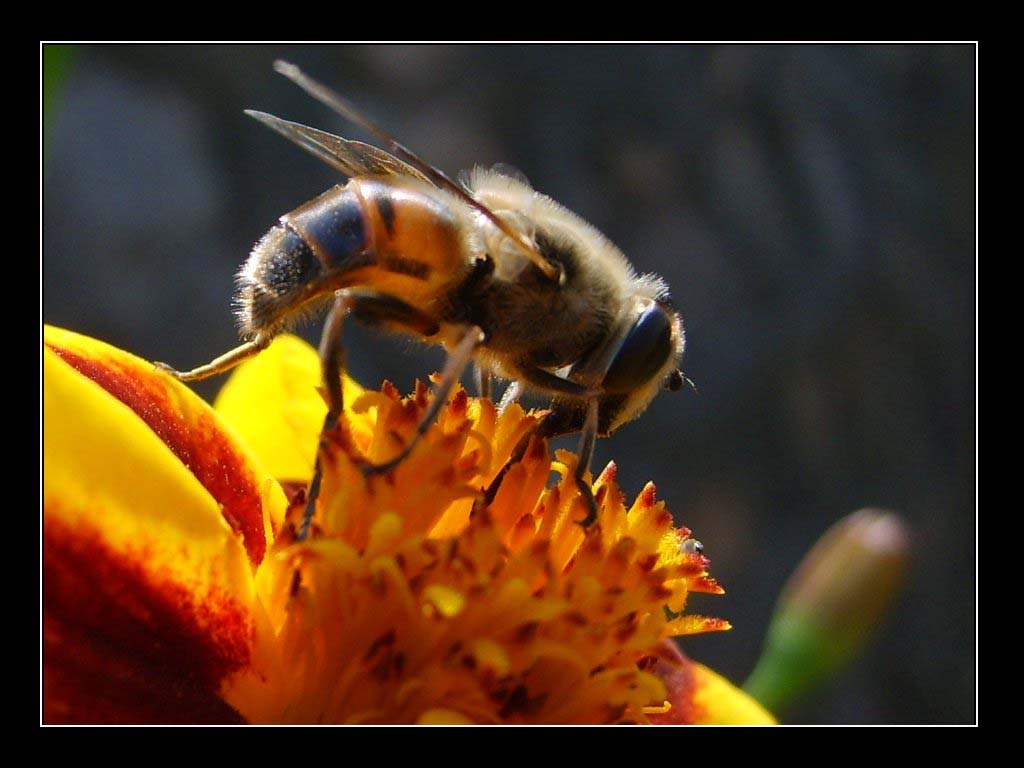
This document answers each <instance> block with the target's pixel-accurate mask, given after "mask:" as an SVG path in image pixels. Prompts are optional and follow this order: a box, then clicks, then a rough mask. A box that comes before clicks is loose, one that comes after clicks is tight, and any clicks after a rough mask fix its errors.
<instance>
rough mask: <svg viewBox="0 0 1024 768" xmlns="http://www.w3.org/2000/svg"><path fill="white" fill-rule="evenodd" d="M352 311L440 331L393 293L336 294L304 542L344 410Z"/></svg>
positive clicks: (325, 345)
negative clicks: (330, 438) (331, 436)
mask: <svg viewBox="0 0 1024 768" xmlns="http://www.w3.org/2000/svg"><path fill="white" fill-rule="evenodd" d="M349 313H353V314H356V315H357V316H359V317H361V318H363V319H366V320H383V321H388V322H391V323H394V324H397V325H401V326H404V327H406V328H409V329H411V330H413V331H416V332H417V333H420V334H422V335H424V336H433V335H434V334H435V333H437V331H438V326H437V323H436V322H435V321H434V320H433V319H431V318H429V317H427V316H426V315H424V314H423V313H422V312H420V311H419V310H418V309H416V308H415V307H412V306H410V305H408V304H406V303H405V302H404V301H401V300H400V299H396V298H395V297H394V296H389V295H387V294H383V293H378V292H376V291H369V290H361V289H351V290H343V291H338V292H337V293H336V294H335V298H334V304H333V305H332V306H331V311H330V313H329V314H328V315H327V322H326V323H324V330H323V334H322V335H321V336H320V368H321V375H322V377H323V382H324V392H325V397H326V400H327V414H326V415H325V416H324V423H323V427H321V429H320V441H319V444H318V446H317V452H316V464H315V466H314V469H313V479H312V480H311V481H310V483H309V491H308V493H307V494H306V509H305V511H304V512H303V515H302V525H301V526H300V527H299V533H298V540H299V541H304V540H305V539H306V537H307V536H309V528H310V525H311V524H312V521H313V513H314V512H315V511H316V501H317V498H318V497H319V496H320V483H321V481H322V479H323V462H322V460H321V459H322V455H323V450H324V445H325V437H326V435H327V434H328V433H330V432H331V431H333V430H334V428H335V427H336V426H337V425H338V419H340V418H341V414H342V413H343V412H344V409H345V402H344V398H343V394H342V388H341V375H342V372H343V371H344V369H345V350H344V347H343V345H342V343H341V342H342V330H343V325H344V320H345V317H346V316H347V315H348V314H349Z"/></svg>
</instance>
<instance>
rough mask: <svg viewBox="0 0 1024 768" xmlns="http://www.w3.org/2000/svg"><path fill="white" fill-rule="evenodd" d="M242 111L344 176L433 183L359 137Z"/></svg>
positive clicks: (404, 163)
mask: <svg viewBox="0 0 1024 768" xmlns="http://www.w3.org/2000/svg"><path fill="white" fill-rule="evenodd" d="M245 114H247V115H249V117H253V118H255V119H257V120H259V121H260V122H261V123H263V124H264V125H266V126H267V127H269V128H271V129H273V130H274V131H276V132H277V133H279V134H281V135H282V136H284V137H285V138H286V139H288V140H289V141H292V142H294V143H296V144H298V145H299V146H300V147H302V148H303V149H304V150H306V151H307V152H309V153H310V154H311V155H314V156H316V157H318V158H320V159H321V160H323V161H324V162H325V163H327V164H328V165H329V166H331V167H332V168H335V169H337V170H338V171H340V172H341V173H343V174H344V175H345V176H349V177H354V176H411V177H413V178H415V179H419V180H420V181H425V182H427V183H428V184H431V183H433V182H432V181H431V180H430V179H428V178H427V177H426V176H424V175H423V174H422V173H420V172H419V171H417V170H416V169H415V168H413V167H412V166H411V165H409V164H408V163H406V162H403V161H402V160H399V159H398V158H397V157H395V156H394V155H392V154H390V153H389V152H385V151H384V150H383V149H378V148H377V147H374V146H371V145H369V144H364V143H363V142H361V141H351V140H350V139H343V138H341V137H340V136H335V135H334V134H331V133H326V132H325V131H318V130H317V129H316V128H310V127H309V126H306V125H302V124H300V123H293V122H291V121H289V120H282V119H281V118H280V117H274V116H273V115H268V114H267V113H266V112H257V111H256V110H253V109H247V110H245Z"/></svg>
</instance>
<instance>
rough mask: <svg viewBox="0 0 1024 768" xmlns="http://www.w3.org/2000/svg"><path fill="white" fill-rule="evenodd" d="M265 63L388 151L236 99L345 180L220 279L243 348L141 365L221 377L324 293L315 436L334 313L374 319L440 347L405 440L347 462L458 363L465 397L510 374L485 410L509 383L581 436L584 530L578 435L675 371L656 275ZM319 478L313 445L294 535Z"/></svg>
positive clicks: (331, 354) (515, 393)
mask: <svg viewBox="0 0 1024 768" xmlns="http://www.w3.org/2000/svg"><path fill="white" fill-rule="evenodd" d="M274 66H275V69H276V70H277V71H278V72H280V73H281V74H283V75H285V76H286V77H288V78H289V79H290V80H292V81H293V82H295V83H296V84H297V85H299V86H300V87H301V88H303V89H304V90H305V91H306V92H307V93H309V94H310V95H312V96H313V97H315V98H316V99H318V100H319V101H321V102H323V103H324V104H326V105H327V106H328V107H330V108H331V109H333V110H334V111H335V112H337V113H339V114H340V115H341V116H343V117H345V118H346V119H347V120H349V121H350V122H352V123H354V124H355V125H358V126H359V127H360V128H362V129H363V130H365V131H366V132H367V133H369V134H370V135H372V136H373V137H375V138H376V139H377V140H378V141H380V142H381V143H382V144H384V145H385V146H387V147H388V150H389V151H384V150H381V149H378V148H377V147H374V146H371V145H369V144H364V143H362V142H359V141H352V140H349V139H343V138H341V137H338V136H334V135H331V134H329V133H325V132H323V131H319V130H316V129H314V128H309V127H307V126H304V125H300V124H298V123H293V122H289V121H287V120H282V119H280V118H278V117H274V116H273V115H269V114H266V113H263V112H256V111H250V110H247V114H249V115H250V116H252V117H254V118H255V119H257V120H259V121H260V122H262V123H264V124H265V125H267V126H269V127H270V128H272V129H273V130H275V131H277V132H278V133H280V134H281V135H282V136H284V137H285V138H287V139H289V140H290V141H292V142H294V143H295V144H298V145H299V146H300V147H302V148H303V149H305V150H306V151H307V152H310V153H312V154H313V155H315V156H316V157H318V158H320V159H321V160H323V161H324V162H325V163H327V164H328V165H330V166H332V167H334V168H335V169H337V170H338V171H340V172H341V173H342V174H343V175H344V176H346V177H347V178H348V183H346V184H344V185H337V186H335V187H332V188H331V189H329V190H327V191H326V192H324V193H323V194H322V195H320V196H319V197H317V198H315V199H313V200H311V201H309V202H307V203H305V204H303V205H301V206H299V207H298V208H296V209H295V210H294V211H292V212H290V213H286V214H285V215H284V216H282V217H281V218H280V220H279V222H278V223H277V224H276V225H275V226H274V227H272V228H271V229H270V231H269V232H267V234H266V235H264V236H263V238H262V239H261V240H260V241H259V242H258V243H257V244H256V246H255V247H254V248H253V250H252V253H251V254H250V255H249V258H248V259H247V260H246V262H245V264H244V265H243V266H242V268H241V270H240V271H239V274H238V291H237V294H236V304H237V308H238V312H237V314H238V319H239V325H240V327H241V334H242V337H243V339H245V341H244V343H243V344H241V345H240V346H239V347H237V348H235V349H233V350H231V351H229V352H227V353H226V354H224V355H221V356H220V357H218V358H216V359H215V360H213V361H212V362H210V363H208V364H206V365H203V366H200V367H198V368H195V369H193V370H190V371H184V372H182V371H176V370H174V369H173V368H171V367H170V366H167V365H165V364H162V363H158V364H157V365H158V366H160V367H161V368H163V369H164V370H166V371H168V372H169V373H170V374H171V375H173V376H174V377H175V378H177V379H179V380H180V381H195V380H198V379H203V378H206V377H208V376H213V375H215V374H218V373H222V372H224V371H227V370H229V369H230V368H232V367H234V366H235V365H237V364H238V363H240V362H242V361H243V360H245V359H246V358H249V357H251V356H253V355H255V354H257V353H258V352H260V351H261V350H262V349H264V348H266V346H267V345H268V344H269V343H270V341H271V340H272V339H273V338H274V336H276V335H277V334H278V333H280V332H281V331H283V330H284V329H285V328H286V327H287V326H288V325H289V324H290V323H292V322H294V321H295V320H296V319H297V318H299V317H301V316H302V315H303V314H305V313H306V312H308V311H310V310H311V309H315V308H316V307H318V306H319V305H322V304H324V303H325V302H331V309H330V311H329V313H328V316H327V320H326V323H325V325H324V329H323V334H322V337H321V343H320V358H321V364H322V374H323V381H324V389H325V393H326V395H325V396H326V399H327V406H328V412H327V415H326V417H325V419H324V425H323V432H322V434H325V433H326V432H328V431H330V430H331V429H333V428H334V426H335V425H336V424H337V421H338V419H339V418H340V417H341V414H342V412H343V408H342V405H343V403H342V390H341V369H342V367H343V364H342V361H343V354H342V346H341V339H342V326H343V323H344V320H345V318H346V317H347V316H349V315H352V316H354V317H357V318H362V319H368V320H373V321H377V322H383V323H384V324H385V325H387V326H388V327H390V328H392V329H396V330H399V331H400V332H403V333H406V334H409V335H412V336H414V337H416V338H419V339H422V340H423V341H426V342H428V343H434V344H440V345H442V346H443V347H444V348H445V349H446V350H447V352H448V358H447V361H446V363H445V366H444V370H443V372H442V374H441V378H440V380H439V381H438V383H437V385H436V387H435V393H434V399H433V401H432V403H431V406H430V408H429V409H428V411H427V412H426V414H425V415H424V417H423V420H422V422H421V423H420V425H419V427H418V429H417V432H416V435H415V437H414V438H413V439H412V440H411V441H410V442H409V443H408V444H407V445H406V446H405V447H404V449H403V450H402V451H400V452H399V453H398V455H396V456H395V457H394V458H392V459H391V460H390V461H388V462H386V463H384V464H382V465H371V466H367V467H365V469H364V472H365V474H368V475H369V474H376V473H382V472H387V471H389V470H391V469H393V468H394V467H395V466H397V465H398V464H399V463H400V462H401V461H402V460H403V459H404V458H405V457H406V456H408V455H409V453H410V452H412V451H413V450H414V449H415V447H416V444H417V442H418V441H419V438H420V437H421V436H422V435H423V434H424V433H425V432H426V431H427V429H428V427H429V426H430V424H432V423H433V421H434V419H435V418H436V416H437V414H438V412H439V410H440V408H441V407H442V406H443V404H444V403H445V400H446V399H447V397H448V394H449V393H450V391H451V389H452V387H453V386H454V384H455V383H456V382H457V381H458V380H459V379H460V377H461V376H462V374H463V372H464V371H465V370H466V368H467V367H468V366H469V364H470V363H474V364H475V365H476V367H477V371H478V374H479V376H480V381H481V382H482V384H481V390H482V393H483V394H488V393H489V389H490V386H489V382H490V377H491V376H497V377H500V378H503V379H507V380H509V381H510V382H511V384H510V386H509V388H508V389H507V390H506V392H505V395H504V397H503V398H502V401H501V405H502V406H506V405H508V404H509V403H511V402H513V401H514V400H515V399H516V398H518V397H519V396H520V394H522V392H523V391H524V390H530V391H534V392H538V393H542V394H545V395H549V396H551V397H552V399H553V402H552V405H551V409H550V413H549V415H548V416H547V417H546V418H545V420H544V421H543V422H542V424H541V426H540V427H539V429H538V432H539V434H541V435H542V436H545V437H552V436H555V435H560V434H567V433H571V432H580V433H581V436H580V445H579V450H578V454H579V461H578V464H577V466H576V470H575V474H574V480H575V482H576V485H577V486H578V487H579V488H580V490H581V492H582V494H583V497H584V499H585V500H587V502H588V508H589V512H588V515H587V517H586V519H585V520H583V521H581V523H582V524H583V525H584V526H588V525H590V524H591V523H592V522H593V521H594V520H595V519H596V514H597V510H596V504H595V502H594V498H593V494H592V492H591V489H590V487H589V486H588V485H587V484H586V483H585V482H584V479H583V478H584V475H585V474H586V472H587V471H588V469H589V465H590V461H591V458H592V456H593V451H594V441H595V438H596V437H598V436H605V435H608V434H611V433H612V432H613V431H615V429H617V428H618V427H619V426H621V425H622V424H624V423H626V422H628V421H630V420H632V419H634V418H636V417H637V416H638V415H639V414H640V413H641V412H642V411H643V410H644V409H645V408H646V407H647V405H648V404H649V403H650V402H651V400H652V399H653V398H654V396H655V395H656V394H657V392H658V389H659V388H660V387H662V386H665V387H666V388H668V389H672V390H677V389H679V388H680V387H681V386H682V384H683V382H684V381H685V379H684V377H683V375H682V373H681V372H680V371H679V370H678V368H677V365H678V363H679V360H680V358H681V356H682V353H683V347H684V335H683V323H682V318H681V316H680V315H679V313H678V312H677V311H676V310H675V309H674V308H673V306H672V304H671V303H670V300H669V297H668V288H667V286H666V285H665V283H664V281H663V280H662V279H661V278H660V277H657V276H655V275H637V274H636V272H635V271H634V270H633V268H632V267H631V266H630V264H629V262H628V261H627V260H626V258H625V256H623V254H622V253H621V252H620V251H619V250H618V248H616V247H615V246H614V245H613V244H612V243H611V242H610V241H609V240H608V239H607V238H605V237H604V235H602V234H601V233H600V232H598V231H597V230H596V229H595V228H594V227H592V226H591V225H590V224H588V223H587V222H585V221H583V219H581V218H580V217H578V216H577V215H576V214H574V213H572V212H571V211H569V210H567V209H566V208H564V207H562V206H561V205H559V204H558V203H556V202H555V201H554V200H552V199H551V198H549V197H547V196H545V195H543V194H541V193H539V192H536V191H534V190H533V189H532V188H531V187H530V186H529V185H528V184H527V183H526V182H524V181H523V180H521V179H519V178H517V177H515V176H513V175H508V174H507V173H505V172H503V171H502V170H498V169H495V170H484V169H480V168H477V169H476V170H474V171H473V172H472V173H471V174H470V175H469V176H468V178H467V179H466V180H465V181H463V182H462V183H461V184H457V183H455V182H454V181H452V180H451V179H449V178H448V177H447V176H446V175H444V174H443V173H442V172H441V171H439V170H437V169H436V168H434V167H433V166H431V165H430V164H429V163H426V162H425V161H423V160H422V159H421V158H420V157H419V156H418V155H416V154H415V153H413V152H412V151H410V150H409V149H407V148H406V147H404V146H403V145H402V144H400V143H399V142H398V141H396V140H395V139H394V138H392V137H391V136H390V135H389V134H388V133H387V132H385V131H384V130H382V129H381V128H379V127H378V126H377V125H376V124H375V123H373V122H371V121H370V120H369V119H368V118H366V117H365V116H363V115H362V114H361V113H360V112H358V111H357V110H356V109H355V108H354V107H352V106H351V105H350V104H349V103H348V101H346V100H345V99H343V98H342V97H341V96H339V95H338V94H337V93H335V92H333V91H331V90H330V89H328V88H326V87H325V86H323V85H321V84H320V83H318V82H316V81H315V80H313V79H311V78H309V77H307V76H306V75H305V74H304V73H303V72H301V71H300V70H299V69H298V68H297V67H295V66H294V65H292V64H288V63H286V62H280V61H279V62H276V63H275V65H274ZM321 443H322V441H321ZM522 448H525V444H523V445H522ZM517 460H518V458H517V457H516V456H513V458H512V460H510V462H509V464H508V465H506V467H505V470H507V469H508V467H509V466H510V465H511V464H512V463H513V462H514V461H517ZM504 473H505V471H504V470H503V471H502V472H501V473H499V475H498V478H497V479H496V481H495V482H500V478H501V477H502V476H503V475H504ZM320 479H321V461H320V456H319V451H318V456H317V461H316V468H315V471H314V475H313V478H312V481H311V483H310V486H309V492H308V494H307V503H306V509H305V515H304V518H303V522H302V526H301V529H300V531H299V538H300V539H304V538H305V537H306V536H307V535H308V532H309V526H310V522H311V520H312V516H313V513H314V511H315V506H316V500H317V496H318V494H319V486H320ZM495 490H496V489H495V488H493V487H492V488H490V489H488V492H487V496H488V497H489V498H493V493H494V491H495Z"/></svg>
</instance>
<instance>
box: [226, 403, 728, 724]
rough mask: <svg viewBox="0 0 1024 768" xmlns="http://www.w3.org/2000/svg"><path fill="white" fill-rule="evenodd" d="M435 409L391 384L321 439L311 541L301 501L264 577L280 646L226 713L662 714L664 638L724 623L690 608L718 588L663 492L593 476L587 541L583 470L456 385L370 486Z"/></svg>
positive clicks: (259, 581)
mask: <svg viewBox="0 0 1024 768" xmlns="http://www.w3.org/2000/svg"><path fill="white" fill-rule="evenodd" d="M430 398H431V395H430V393H429V391H428V389H427V388H426V387H425V386H422V385H419V386H417V388H416V391H414V392H413V393H412V395H410V396H408V397H404V398H403V397H400V396H399V394H398V392H397V391H396V390H395V388H394V387H393V386H391V385H389V384H385V386H384V387H383V388H382V389H381V391H379V392H366V393H363V394H362V395H361V396H360V397H359V398H358V399H356V400H355V401H354V402H353V403H351V407H350V408H349V409H348V410H347V411H346V416H347V418H346V419H342V420H341V421H340V422H339V424H338V427H337V428H336V429H335V430H334V431H333V432H332V433H330V434H328V435H326V436H325V439H324V448H323V452H324V453H323V457H322V459H323V466H324V477H323V483H322V488H321V495H320V499H319V502H318V507H317V511H316V514H315V516H314V524H313V532H312V535H311V536H310V538H309V539H307V540H306V541H302V542H299V541H297V540H296V538H295V535H294V531H295V530H296V529H297V527H298V524H299V522H300V520H301V516H302V509H303V506H304V505H303V500H302V498H301V493H300V494H299V495H298V497H297V498H296V499H295V500H294V503H293V505H292V508H291V510H290V512H289V515H288V518H287V520H286V521H285V523H284V525H283V527H282V529H281V530H280V531H278V536H277V542H276V544H275V545H274V546H273V549H272V550H271V552H270V554H269V556H268V557H267V558H266V560H265V561H264V562H263V564H262V565H261V567H260V569H259V571H258V573H257V578H256V589H257V592H258V596H259V599H260V602H261V603H262V605H263V608H264V610H265V613H266V620H267V623H268V625H269V628H270V629H269V632H270V634H271V635H272V637H273V638H274V642H273V643H272V644H271V645H272V648H271V647H270V646H269V645H268V647H267V648H264V649H263V651H262V653H258V654H257V655H258V656H260V660H259V661H258V663H257V664H256V665H255V668H256V670H257V672H256V673H255V674H252V675H250V676H248V677H247V678H246V679H243V680H237V681H235V683H234V688H232V689H230V690H228V691H227V692H226V696H227V697H228V699H229V700H231V701H233V702H235V705H236V706H238V707H239V708H240V711H242V714H243V715H244V716H246V717H247V719H249V720H250V721H259V720H264V721H272V722H303V723H310V722H322V723H616V722H632V723H643V722H648V721H649V719H650V716H651V715H660V714H664V713H665V712H666V710H667V708H668V707H669V706H670V705H669V704H668V703H667V702H668V701H669V700H670V698H671V697H670V695H669V691H668V690H667V689H666V684H665V682H664V675H659V674H655V672H654V671H653V667H655V666H656V662H658V663H665V664H672V663H675V662H674V661H673V658H672V657H671V654H668V653H667V652H666V651H665V647H666V646H665V641H666V640H668V639H669V638H672V637H675V636H678V635H682V634H691V633H696V632H707V631H716V630H722V629H728V628H729V625H728V623H727V622H724V621H721V620H718V619H707V618H704V617H701V616H695V615H692V614H689V613H686V607H687V602H688V597H689V594H690V593H691V592H706V593H712V594H720V593H721V592H722V589H721V587H720V586H718V584H717V582H715V581H714V580H713V579H712V578H711V577H709V575H708V572H707V569H708V560H707V558H705V557H704V555H703V552H702V549H703V548H702V547H696V546H694V545H692V544H690V543H688V542H692V541H693V538H692V536H691V534H690V531H689V530H687V529H685V528H679V527H676V526H675V525H674V523H673V520H672V516H671V515H670V514H669V512H668V511H667V510H666V509H665V506H664V504H663V503H662V502H659V501H658V500H657V499H656V497H655V490H654V486H653V485H650V484H649V485H648V486H647V487H646V488H644V489H643V490H642V491H641V492H640V494H639V495H638V496H637V497H636V499H635V500H633V501H632V503H631V504H628V505H627V501H626V499H625V498H624V496H623V493H622V492H621V491H620V489H619V487H618V485H617V484H616V480H615V474H616V469H615V465H614V464H609V465H608V467H607V468H606V469H605V470H604V471H603V472H602V473H601V474H600V475H599V476H598V477H596V478H591V477H588V478H587V479H588V481H590V482H592V487H593V492H594V496H595V499H596V500H597V505H598V514H597V521H596V522H595V523H594V524H592V525H590V526H589V527H587V528H586V529H584V528H583V527H582V526H581V525H580V522H581V521H582V520H584V519H585V518H586V517H587V506H586V504H585V503H584V501H583V499H582V498H581V496H580V493H579V491H578V490H577V488H576V486H575V483H574V482H573V479H572V472H573V468H574V467H575V464H576V457H575V456H574V455H573V454H571V453H568V452H562V451H559V452H557V453H556V455H555V456H554V457H552V456H551V454H550V452H549V450H548V446H547V444H546V443H545V441H544V440H541V439H538V438H535V437H532V435H533V432H534V431H535V429H536V427H537V425H538V424H539V423H540V420H541V419H542V418H543V416H544V412H543V411H534V412H524V410H523V409H522V408H520V407H519V406H518V405H512V406H510V407H508V408H507V409H506V410H505V411H504V412H503V413H501V414H499V413H498V411H497V409H496V408H495V406H494V404H493V403H491V402H490V401H489V400H484V399H475V398H470V397H468V396H467V395H466V393H465V392H464V391H461V390H460V391H458V392H457V394H456V395H455V396H453V397H452V399H451V402H450V403H449V404H448V405H447V407H445V408H443V409H442V410H441V413H440V415H439V417H438V420H437V422H436V424H434V425H433V426H432V428H431V429H430V430H429V431H428V432H427V434H426V435H425V437H424V439H423V440H422V441H421V443H420V444H419V445H418V446H417V447H416V449H415V450H414V451H413V452H412V453H411V454H410V455H409V457H408V458H407V459H406V460H405V461H403V462H402V463H401V464H400V465H398V467H397V468H395V469H394V470H393V471H392V472H390V473H388V474H385V475H381V476H373V475H371V476H369V477H367V476H364V475H363V473H362V472H361V471H360V470H361V467H362V466H365V465H366V464H367V463H380V462H383V461H386V460H387V459H388V458H390V457H391V456H393V455H395V454H396V453H397V452H399V451H400V450H402V448H403V447H404V446H405V445H406V444H407V442H408V441H409V440H411V439H412V437H413V433H414V432H415V430H416V425H417V423H418V422H419V419H420V417H421V416H422V415H423V413H424V412H425V410H426V408H427V407H428V405H429V402H430ZM517 447H518V449H519V450H518V451H517ZM519 455H521V458H519V459H518V460H516V461H510V459H511V458H512V457H513V456H519ZM553 472H554V473H555V476H556V477H557V480H556V481H555V482H553V483H552V482H549V477H550V476H551V475H552V473H553ZM501 473H503V474H501ZM499 474H500V477H501V479H500V485H498V487H497V492H496V494H494V495H493V501H491V502H490V503H489V504H486V503H485V501H484V498H485V495H484V489H487V488H488V487H490V486H492V484H493V483H494V482H495V478H496V477H499Z"/></svg>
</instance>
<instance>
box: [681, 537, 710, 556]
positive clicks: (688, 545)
mask: <svg viewBox="0 0 1024 768" xmlns="http://www.w3.org/2000/svg"><path fill="white" fill-rule="evenodd" d="M679 551H680V552H682V553H683V554H684V555H699V554H702V553H703V552H704V545H703V544H701V543H700V542H699V541H697V540H696V539H684V540H683V542H682V543H681V544H680V545H679Z"/></svg>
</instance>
